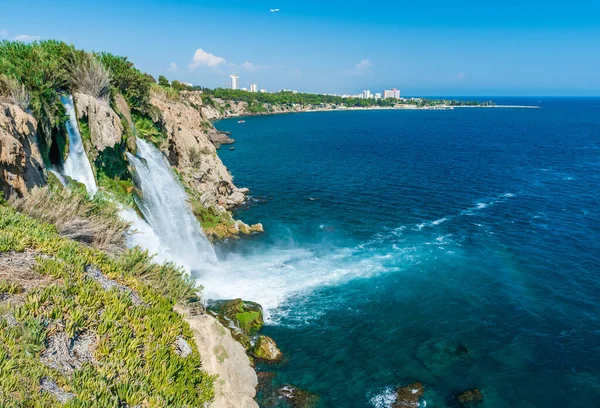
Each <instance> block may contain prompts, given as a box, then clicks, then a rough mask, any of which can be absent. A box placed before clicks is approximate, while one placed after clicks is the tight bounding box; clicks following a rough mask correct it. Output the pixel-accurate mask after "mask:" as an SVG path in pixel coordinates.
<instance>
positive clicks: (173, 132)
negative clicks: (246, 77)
mask: <svg viewBox="0 0 600 408" xmlns="http://www.w3.org/2000/svg"><path fill="white" fill-rule="evenodd" d="M150 103H151V105H152V106H153V107H154V108H155V111H156V115H157V116H158V118H157V119H158V122H159V123H160V125H161V127H162V128H163V129H164V130H165V131H166V134H167V149H168V151H167V152H166V153H167V157H168V158H169V161H170V162H171V164H172V165H173V166H175V167H176V168H177V170H178V171H179V174H180V175H181V176H182V178H183V179H184V181H185V182H186V183H187V184H188V186H189V187H191V188H192V189H194V190H195V191H197V192H198V193H200V201H201V203H202V205H203V206H204V207H206V208H209V207H214V208H217V209H218V210H219V211H221V212H225V211H226V210H228V209H230V208H233V207H234V206H236V205H239V204H241V203H242V202H244V200H245V195H244V192H245V191H247V190H240V189H238V188H237V187H236V186H235V185H234V184H233V178H232V177H231V174H229V171H228V170H227V168H226V167H225V166H224V165H223V162H221V159H220V158H219V156H218V155H217V152H216V148H215V146H214V144H213V143H212V142H211V141H210V138H209V137H208V132H209V131H210V130H211V129H214V128H213V126H212V125H211V124H210V123H209V122H208V121H206V120H204V119H203V118H202V116H201V114H200V112H199V110H198V107H197V106H196V107H193V106H192V105H191V104H190V103H187V102H185V101H183V100H181V101H180V100H177V101H175V100H171V99H168V98H167V97H166V96H164V95H160V94H158V93H155V94H153V96H152V97H151V99H150Z"/></svg>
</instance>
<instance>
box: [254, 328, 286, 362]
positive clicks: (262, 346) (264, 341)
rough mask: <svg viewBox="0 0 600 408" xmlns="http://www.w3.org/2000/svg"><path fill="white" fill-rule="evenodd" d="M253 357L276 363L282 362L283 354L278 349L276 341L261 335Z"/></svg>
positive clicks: (257, 340) (255, 345)
mask: <svg viewBox="0 0 600 408" xmlns="http://www.w3.org/2000/svg"><path fill="white" fill-rule="evenodd" d="M251 354H252V356H253V357H255V358H258V359H260V360H265V361H270V362H275V361H279V360H281V358H282V357H283V353H281V350H279V349H278V348H277V344H276V343H275V340H273V339H272V338H270V337H268V336H263V335H260V336H258V338H257V339H256V343H255V344H254V347H253V348H252V352H251Z"/></svg>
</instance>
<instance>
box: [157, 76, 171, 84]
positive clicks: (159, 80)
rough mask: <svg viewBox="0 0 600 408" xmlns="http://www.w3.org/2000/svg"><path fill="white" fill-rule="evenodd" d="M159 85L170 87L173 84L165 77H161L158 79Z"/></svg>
mask: <svg viewBox="0 0 600 408" xmlns="http://www.w3.org/2000/svg"><path fill="white" fill-rule="evenodd" d="M158 84H159V85H160V86H165V87H170V86H171V84H170V83H169V80H168V79H167V78H165V77H164V76H163V75H160V76H159V77H158Z"/></svg>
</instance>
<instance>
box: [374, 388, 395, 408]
mask: <svg viewBox="0 0 600 408" xmlns="http://www.w3.org/2000/svg"><path fill="white" fill-rule="evenodd" d="M394 402H396V391H395V390H394V389H393V388H392V387H386V388H384V389H383V390H381V391H378V392H377V393H376V394H375V395H374V396H372V397H371V398H369V403H370V404H371V406H373V407H375V408H390V407H391V406H392V404H393V403H394Z"/></svg>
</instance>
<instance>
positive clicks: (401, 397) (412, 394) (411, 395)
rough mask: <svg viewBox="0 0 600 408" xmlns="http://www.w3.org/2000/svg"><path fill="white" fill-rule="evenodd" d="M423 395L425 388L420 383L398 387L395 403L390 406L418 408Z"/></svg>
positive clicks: (393, 407)
mask: <svg viewBox="0 0 600 408" xmlns="http://www.w3.org/2000/svg"><path fill="white" fill-rule="evenodd" d="M424 394H425V388H424V387H423V384H421V383H420V382H416V383H412V384H408V385H407V386H405V387H399V388H398V390H397V391H396V402H394V403H393V404H392V408H418V407H419V406H420V401H421V398H423V395H424Z"/></svg>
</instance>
